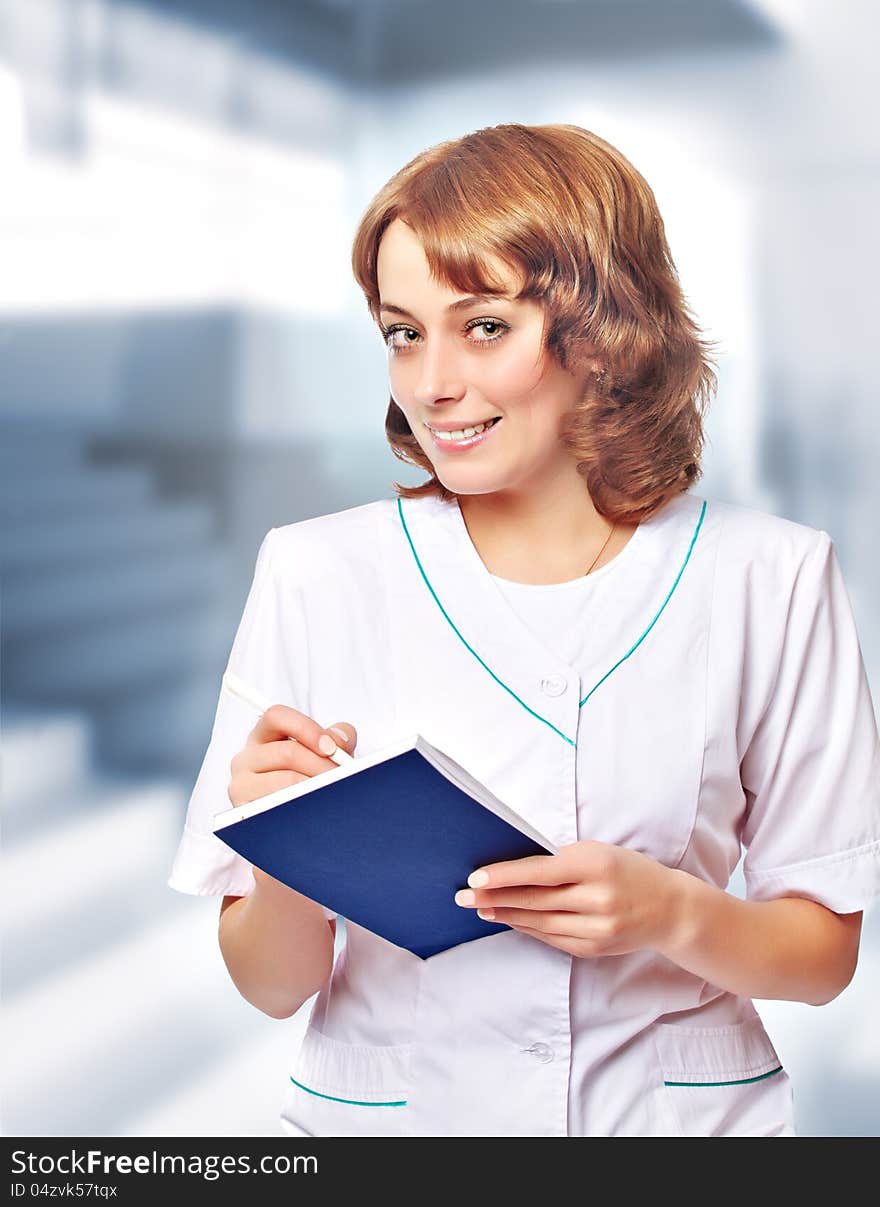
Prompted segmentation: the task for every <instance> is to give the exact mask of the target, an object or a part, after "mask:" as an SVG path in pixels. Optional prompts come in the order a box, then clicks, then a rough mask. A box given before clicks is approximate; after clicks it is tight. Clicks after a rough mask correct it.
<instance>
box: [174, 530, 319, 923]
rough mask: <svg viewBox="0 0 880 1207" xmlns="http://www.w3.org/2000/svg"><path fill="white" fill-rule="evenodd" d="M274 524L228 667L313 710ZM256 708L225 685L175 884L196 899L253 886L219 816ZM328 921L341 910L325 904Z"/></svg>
mask: <svg viewBox="0 0 880 1207" xmlns="http://www.w3.org/2000/svg"><path fill="white" fill-rule="evenodd" d="M277 540H278V530H277V529H275V528H272V529H271V530H270V531H269V532H268V533H267V534H266V536H265V537H264V538H263V541H262V544H261V545H260V549H259V552H258V554H257V560H256V565H255V568H254V578H253V582H252V584H251V587H250V591H249V592H248V596H247V600H246V601H245V605H244V611H243V613H242V617H241V620H240V622H239V625H238V630H237V632H236V634H235V638H234V640H233V643H232V649H231V651H230V654H229V659H228V661H227V664H226V669H227V670H230V671H232V672H233V673H234V674H236V675H239V676H240V677H241V678H242V679H243V680H244V682H245V683H248V684H250V685H251V686H252V687H254V688H255V689H256V690H257V691H258V692H259V693H260V694H261V695H262V696H264V697H266V698H268V699H269V700H271V701H272V702H273V703H275V702H277V703H279V704H289V705H291V707H293V708H299V709H300V710H301V711H303V712H308V711H309V709H308V659H307V642H306V634H305V624H304V612H305V610H304V608H303V607H302V602H301V596H300V590H301V588H300V587H299V586H298V584H297V583H296V581H295V578H296V576H294V575H288V576H282V575H281V574H280V572H279V565H278V558H279V555H278V550H277V547H276V542H277ZM257 717H258V714H257V712H256V711H255V710H254V709H253V708H252V707H251V706H250V705H249V704H247V703H246V702H245V701H244V700H241V699H240V698H239V697H238V696H233V695H231V694H230V693H229V692H227V691H223V690H220V692H219V698H218V701H217V708H216V711H215V714H214V724H213V728H212V731H211V738H210V741H209V743H208V749H207V751H206V753H205V757H204V759H203V761H202V766H201V770H200V771H199V774H198V778H197V779H196V784H195V787H194V788H193V791H192V795H191V796H190V799H189V803H188V805H187V812H186V818H185V820H184V825H183V832H182V834H181V837H180V842H179V844H178V847H177V851H176V854H175V856H174V862H173V865H172V868H171V875H170V876H169V878H168V881H167V884H168V886H169V888H173V889H176V890H177V891H178V892H181V893H192V894H194V895H196V896H211V895H217V896H219V895H221V894H222V895H224V896H226V895H229V896H235V897H246V896H247V895H248V894H249V893H250V892H252V891H253V888H254V883H255V882H254V876H253V871H252V865H251V864H250V863H248V861H247V860H246V859H244V858H243V857H242V856H241V855H239V854H238V852H236V851H233V850H232V848H231V847H229V846H227V845H226V843H224V842H222V841H221V840H220V839H219V838H218V837H217V836H216V835H215V834H214V833H213V828H214V815H215V814H216V813H220V812H222V811H223V810H224V809H229V808H230V807H231V803H230V800H229V794H228V787H229V780H230V777H231V769H230V764H231V762H232V759H233V757H234V755H236V754H237V753H238V752H239V751H240V750H241V749H242V748H243V746H244V745H245V742H246V741H247V737H248V734H249V733H250V732H251V730H252V729H253V727H254V725H255V724H256V722H257ZM322 909H323V910H324V914H325V916H326V917H327V918H335V917H337V915H336V914H335V913H334V912H333V911H332V910H330V909H327V908H326V907H324V906H322Z"/></svg>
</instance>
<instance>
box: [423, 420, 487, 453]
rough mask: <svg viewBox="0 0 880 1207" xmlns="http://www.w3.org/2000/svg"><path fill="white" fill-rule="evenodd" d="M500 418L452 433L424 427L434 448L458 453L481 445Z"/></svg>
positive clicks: (429, 426)
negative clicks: (429, 434)
mask: <svg viewBox="0 0 880 1207" xmlns="http://www.w3.org/2000/svg"><path fill="white" fill-rule="evenodd" d="M501 418H502V417H501V416H500V415H496V416H495V418H494V419H490V420H489V421H488V422H486V423H483V424H477V425H476V427H464V428H461V429H459V430H457V431H454V432H437V431H435V430H434V428H432V427H431V425H430V424H428V423H426V424H425V427H426V428H427V429H428V431H429V432H430V433H431V441H432V443H433V444H434V447H435V448H440V449H443V451H444V452H458V451H460V450H463V449H469V448H473V447H474V446H475V445H477V444H482V443H483V442H484V441H485V440H486V439H487V438H488V437H489V436H490V435H491V434H492V432H493V431H494V430H495V428H496V427H497V426H498V424H499V423H500V422H501Z"/></svg>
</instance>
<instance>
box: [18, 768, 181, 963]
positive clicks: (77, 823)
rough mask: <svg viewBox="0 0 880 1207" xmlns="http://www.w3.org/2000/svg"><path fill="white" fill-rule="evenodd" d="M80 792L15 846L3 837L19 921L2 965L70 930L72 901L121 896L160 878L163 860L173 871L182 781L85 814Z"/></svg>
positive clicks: (104, 802) (125, 794)
mask: <svg viewBox="0 0 880 1207" xmlns="http://www.w3.org/2000/svg"><path fill="white" fill-rule="evenodd" d="M59 795H60V797H62V798H63V795H64V794H63V793H60V792H59ZM83 795H84V794H83V793H80V795H78V798H77V799H76V800H75V804H76V809H75V811H74V812H72V814H70V815H66V814H65V812H60V814H58V815H57V817H56V818H53V822H52V823H51V824H48V826H42V827H40V828H39V829H36V830H34V832H31V833H30V835H19V838H18V840H17V841H10V838H8V835H5V840H4V846H2V851H1V852H0V867H2V873H4V886H5V891H6V893H8V894H10V897H11V899H12V900H14V919H16V926H14V931H13V932H12V933H11V934H7V938H6V946H5V949H4V963H5V964H6V963H7V961H8V960H10V955H11V952H13V951H14V950H16V949H17V947H18V946H19V945H27V944H28V941H29V939H30V938H31V937H33V935H36V934H37V932H39V931H41V929H46V928H52V927H54V926H56V925H57V923H58V921H59V920H62V919H63V920H64V923H65V926H68V925H69V916H70V915H69V910H70V904H71V902H78V903H87V902H88V900H89V898H95V899H103V898H106V897H107V894H109V893H111V892H115V893H116V894H117V896H118V898H120V899H123V898H124V896H126V893H127V892H128V890H127V886H128V885H130V884H133V881H135V880H136V879H138V877H141V876H145V875H146V874H153V875H161V873H162V869H163V867H164V864H165V863H168V864H169V867H170V861H171V858H173V855H174V849H175V847H176V844H177V840H179V836H180V828H181V824H182V818H183V814H185V811H186V795H185V793H183V791H182V788H181V785H179V783H176V782H169V783H163V782H159V783H153V785H147V786H145V787H141V788H128V789H120V791H118V792H117V793H116V795H115V798H113V797H112V795H110V794H105V795H104V797H103V799H101V806H100V807H99V809H92V810H88V811H83V810H82V800H83ZM94 921H95V923H98V922H99V919H95V920H94Z"/></svg>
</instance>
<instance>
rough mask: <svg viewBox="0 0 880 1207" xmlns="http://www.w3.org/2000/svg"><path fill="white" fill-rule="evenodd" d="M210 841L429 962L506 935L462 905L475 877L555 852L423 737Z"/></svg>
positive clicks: (308, 787) (244, 818)
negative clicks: (463, 891)
mask: <svg viewBox="0 0 880 1207" xmlns="http://www.w3.org/2000/svg"><path fill="white" fill-rule="evenodd" d="M435 763H436V764H438V765H436V766H435ZM441 768H442V769H441ZM473 793H478V794H479V795H480V796H481V797H482V798H483V800H484V801H485V802H486V804H483V803H482V802H481V801H480V800H478V799H476V797H475V795H474V794H473ZM493 808H494V809H499V810H500V812H501V813H505V814H506V815H507V817H509V818H510V820H507V819H506V818H505V817H503V816H499V815H498V813H496V812H493ZM214 833H215V834H216V835H217V837H218V838H219V839H221V840H222V841H223V842H225V843H226V844H227V846H230V847H231V848H232V849H233V850H234V851H237V852H238V853H239V854H240V855H242V856H244V858H245V859H247V860H248V862H249V863H251V864H254V865H256V866H257V867H258V868H261V869H262V870H263V871H264V872H266V873H268V875H270V876H274V878H275V879H276V880H281V881H283V882H284V883H285V884H286V885H288V887H290V888H293V889H296V891H297V892H300V893H303V894H304V895H305V896H306V897H310V898H312V900H314V901H317V902H319V903H320V904H321V905H324V906H326V907H327V908H328V909H331V910H335V912H336V913H337V914H340V915H341V916H342V917H343V918H350V919H351V921H353V922H356V923H357V924H358V926H363V927H365V928H366V929H367V930H370V931H373V932H374V933H375V934H377V935H381V936H382V938H384V939H387V940H388V942H390V943H395V944H397V946H398V947H405V948H406V949H407V950H408V951H411V952H413V954H414V955H417V956H419V957H420V958H421V959H423V960H424V959H428V958H429V957H430V956H433V955H436V954H437V953H438V952H441V951H446V950H447V949H448V948H450V947H455V946H457V945H458V944H459V943H468V942H470V941H472V940H474V939H480V938H483V937H485V936H486V935H494V934H497V933H498V932H499V931H502V930H509V929H510V927H509V926H507V925H506V924H505V923H503V922H487V921H485V920H484V919H483V918H480V917H478V916H477V912H476V910H475V909H473V908H472V907H463V906H460V905H456V904H455V901H454V899H453V898H454V895H455V893H456V891H457V890H458V889H460V888H466V887H467V878H468V876H469V875H470V873H471V872H472V871H474V869H475V868H478V867H481V866H483V865H484V864H489V863H497V862H499V861H501V860H507V859H521V858H523V857H524V856H526V855H555V854H556V853H557V850H558V848H557V847H556V846H554V845H553V844H552V843H551V842H549V840H547V839H546V838H545V837H544V836H543V835H541V834H540V833H539V832H538V831H537V830H535V829H534V828H533V827H531V826H530V825H529V823H527V822H525V821H524V820H523V819H522V818H520V817H519V816H518V815H517V814H515V813H514V812H513V810H511V809H509V808H508V807H507V806H505V805H504V804H503V803H502V802H501V801H499V800H498V798H497V797H495V796H494V795H493V794H492V793H491V792H489V790H488V789H487V788H485V787H483V785H481V784H479V783H477V782H476V781H475V780H473V779H472V778H471V777H470V776H469V775H468V774H467V772H466V771H464V769H463V768H462V767H461V766H460V765H459V764H457V763H456V762H455V761H454V760H453V759H451V758H450V757H449V756H448V755H445V754H444V753H443V752H442V751H440V750H438V749H437V748H436V747H434V746H432V745H431V744H430V743H429V742H427V740H426V739H425V738H423V737H422V736H420V735H418V734H413V735H411V736H409V737H407V738H405V739H402V740H400V741H398V742H396V743H394V744H393V745H390V746H386V747H384V748H383V749H381V750H379V751H376V752H374V753H373V754H371V755H368V756H366V757H365V758H361V759H358V758H355V759H354V760H353V761H352V762H349V763H346V764H344V765H342V766H340V767H336V768H334V769H333V770H331V771H326V772H323V773H322V774H321V775H317V776H313V777H312V778H311V779H307V780H303V781H302V782H301V783H298V784H294V785H293V786H292V787H289V788H282V789H280V790H278V791H277V792H273V793H271V794H270V795H268V796H263V797H260V798H259V799H257V800H253V801H250V802H249V803H247V804H244V805H239V806H237V807H235V808H231V809H226V810H224V811H223V812H222V813H218V814H216V815H215V817H214Z"/></svg>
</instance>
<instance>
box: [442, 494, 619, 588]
mask: <svg viewBox="0 0 880 1207" xmlns="http://www.w3.org/2000/svg"><path fill="white" fill-rule="evenodd" d="M459 507H460V509H461V514H462V516H463V518H464V521H465V525H466V526H467V529H468V533H469V535H470V538H471V540H472V541H473V544H474V546H475V548H476V550H477V552H478V553H479V555H480V557H481V558H482V560H483V562H484V563H485V565H486V566H487V568H488V569H489V570H490V572H491V573H493V574H497V575H499V577H501V578H509V579H512V580H513V581H516V582H533V583H554V582H568V581H570V580H572V579H575V578H578V577H580V576H581V575H584V574H586V573H587V570H588V569H589V568H590V566H591V565H592V563H593V561H594V559H595V558H596V555H597V554H598V553H599V550H600V549H602V546H603V544H605V542H606V540H607V539H608V535H609V532H610V531H611V527H612V525H611V521H609V520H606V519H605V517H604V516H602V515H600V514H599V512H598V511H597V510H596V508H595V506H594V505H593V502H592V499H591V498H590V495H589V492H588V491H587V488H586V486H585V485H584V483H583V480H582V479H580V478H578V479H577V482H576V483H575V484H574V488H572V486H571V485H568V484H566V485H565V486H563V485H562V484H560V485H559V487H557V488H556V489H554V490H550V491H546V490H545V491H542V492H541V493H540V494H515V493H512V492H509V491H495V492H492V493H491V494H484V495H460V496H459ZM620 531H621V530H620V526H618V529H616V530H615V532H614V533H613V534H612V536H611V539H610V540H608V543H607V545H606V546H605V549H604V550H603V552H602V555H601V557H600V558H599V560H598V561H597V562H596V564H595V566H594V569H599V567H600V566H601V565H603V564H604V563H605V561H608V560H610V559H611V557H613V556H614V555H615V553H616V552H619V547H620V546H619V536H620ZM627 531H628V532H629V534H630V535H631V532H632V528H630V529H628V530H627ZM627 539H628V538H627ZM624 543H625V541H624Z"/></svg>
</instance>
